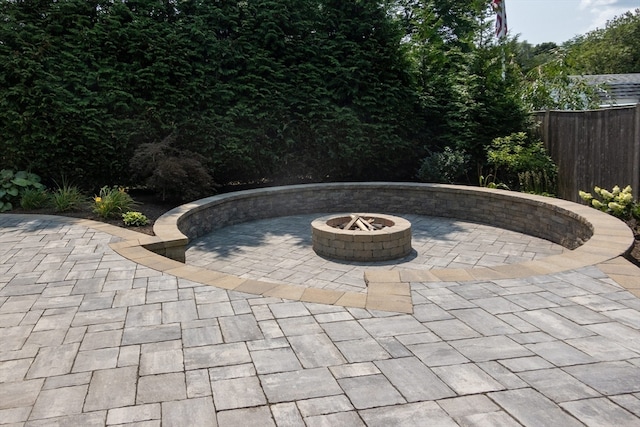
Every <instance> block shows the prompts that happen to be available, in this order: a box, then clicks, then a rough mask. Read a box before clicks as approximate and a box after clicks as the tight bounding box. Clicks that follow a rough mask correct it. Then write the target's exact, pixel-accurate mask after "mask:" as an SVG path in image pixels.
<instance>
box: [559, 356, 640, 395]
mask: <svg viewBox="0 0 640 427" xmlns="http://www.w3.org/2000/svg"><path fill="white" fill-rule="evenodd" d="M564 370H565V371H566V372H568V373H569V374H571V375H573V376H574V377H576V378H577V379H578V380H580V381H582V382H583V383H585V384H586V385H588V386H590V387H592V388H594V389H595V390H597V391H599V392H600V393H602V394H605V395H615V394H625V393H637V392H640V381H638V379H639V378H640V367H638V366H633V365H631V364H629V363H627V362H602V363H594V364H590V365H578V366H569V367H566V368H564Z"/></svg>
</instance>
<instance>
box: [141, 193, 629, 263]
mask: <svg viewBox="0 0 640 427" xmlns="http://www.w3.org/2000/svg"><path fill="white" fill-rule="evenodd" d="M359 211H367V212H379V213H387V214H392V215H393V214H396V215H398V214H408V213H413V214H419V215H429V216H440V217H449V218H457V219H461V220H465V221H473V222H478V223H482V224H487V225H492V226H495V227H500V228H504V229H508V230H512V231H517V232H521V233H525V234H528V235H531V236H535V237H540V238H544V239H547V240H549V241H552V242H554V243H557V244H560V245H562V246H564V247H566V248H569V249H575V248H577V247H579V246H580V245H582V244H583V243H584V242H586V241H587V240H589V239H590V238H591V237H593V235H594V221H595V220H596V219H597V221H598V222H600V223H603V224H607V226H606V227H607V229H608V230H615V232H614V234H615V235H617V236H621V235H622V234H624V232H623V231H621V230H620V229H619V227H620V226H621V227H622V229H624V228H627V231H628V227H626V225H624V224H623V223H622V222H621V221H619V220H616V219H615V218H612V217H609V216H608V215H606V214H603V213H601V212H598V211H596V210H595V209H592V208H589V207H587V206H583V205H579V204H576V203H573V202H567V201H565V200H560V199H553V198H548V197H542V196H535V195H529V194H523V193H517V192H511V191H504V190H494V189H487V188H482V187H468V186H456V185H444V184H421V183H388V182H365V183H329V184H305V185H292V186H284V187H270V188H262V189H255V190H246V191H239V192H235V193H227V194H220V195H216V196H212V197H208V198H205V199H200V200H197V201H195V202H193V203H189V204H185V205H182V206H179V207H177V208H175V209H173V210H171V211H169V212H168V213H167V214H165V215H163V216H162V217H161V218H159V219H158V221H156V223H155V226H154V231H155V233H156V235H157V236H158V237H160V239H161V240H162V241H163V242H165V243H164V245H163V246H164V248H160V247H154V248H149V249H152V250H154V251H155V252H157V253H161V254H163V255H165V256H168V257H170V258H173V259H176V260H181V261H183V260H184V250H185V248H186V245H187V242H188V239H195V238H198V237H200V236H203V235H205V234H207V233H210V232H211V231H214V230H216V229H219V228H222V227H227V226H229V225H233V224H238V223H242V222H247V221H253V220H259V219H265V218H272V217H279V216H288V215H297V214H309V213H319V214H320V213H327V214H330V213H338V212H345V213H346V212H359ZM603 221H604V222H603ZM615 223H619V224H618V225H616V224H615ZM621 233H622V234H621Z"/></svg>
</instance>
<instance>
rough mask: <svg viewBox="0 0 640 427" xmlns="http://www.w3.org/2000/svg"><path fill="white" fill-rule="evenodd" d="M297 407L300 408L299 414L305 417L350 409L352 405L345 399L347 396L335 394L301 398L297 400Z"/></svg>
mask: <svg viewBox="0 0 640 427" xmlns="http://www.w3.org/2000/svg"><path fill="white" fill-rule="evenodd" d="M298 408H299V409H300V414H301V415H302V416H303V417H305V418H306V417H312V416H314V415H324V414H332V413H335V412H347V411H352V410H353V405H352V404H351V402H350V401H349V399H347V396H345V395H336V396H328V397H318V398H315V399H308V400H301V401H299V402H298Z"/></svg>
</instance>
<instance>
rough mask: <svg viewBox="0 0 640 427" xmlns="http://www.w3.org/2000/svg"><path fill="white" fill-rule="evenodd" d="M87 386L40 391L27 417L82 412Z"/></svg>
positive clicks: (36, 417)
mask: <svg viewBox="0 0 640 427" xmlns="http://www.w3.org/2000/svg"><path fill="white" fill-rule="evenodd" d="M87 388H88V386H87V385H80V386H75V387H62V388H56V389H53V390H44V391H42V392H41V393H40V395H39V396H38V399H37V400H36V402H35V404H34V405H33V410H32V412H31V415H30V416H29V418H30V419H32V420H34V419H36V420H37V419H42V418H54V417H60V416H66V415H73V414H80V413H82V404H83V402H84V398H85V396H86V395H87Z"/></svg>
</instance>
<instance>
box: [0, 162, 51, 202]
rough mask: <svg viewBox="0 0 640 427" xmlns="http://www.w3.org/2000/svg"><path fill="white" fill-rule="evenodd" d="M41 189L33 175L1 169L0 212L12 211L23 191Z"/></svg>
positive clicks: (38, 179) (38, 178)
mask: <svg viewBox="0 0 640 427" xmlns="http://www.w3.org/2000/svg"><path fill="white" fill-rule="evenodd" d="M43 188H44V185H42V184H41V183H40V177H39V176H38V175H36V174H34V173H31V172H27V171H18V172H14V171H12V170H10V169H2V170H1V171H0V212H6V211H10V210H11V209H13V204H14V203H16V202H19V201H20V199H21V197H22V195H23V194H24V192H25V191H27V190H29V189H43Z"/></svg>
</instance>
